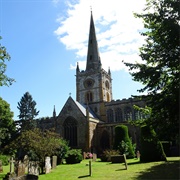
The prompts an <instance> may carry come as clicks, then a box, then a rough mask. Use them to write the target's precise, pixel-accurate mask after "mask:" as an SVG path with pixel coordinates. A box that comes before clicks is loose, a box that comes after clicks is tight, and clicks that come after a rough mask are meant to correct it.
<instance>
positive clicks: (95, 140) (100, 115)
mask: <svg viewBox="0 0 180 180" xmlns="http://www.w3.org/2000/svg"><path fill="white" fill-rule="evenodd" d="M133 105H138V106H140V107H144V106H145V102H143V101H140V100H138V99H135V98H129V99H122V100H116V101H115V100H113V92H112V77H111V71H110V69H109V70H108V72H106V71H105V70H104V69H103V68H102V64H101V58H100V54H99V51H98V43H97V39H96V32H95V26H94V21H93V15H92V12H91V17H90V29H89V41H88V52H87V62H86V69H85V70H82V71H81V70H80V69H79V65H78V63H77V68H76V100H74V99H73V98H72V97H71V96H69V98H68V99H67V101H66V103H65V104H64V106H63V108H62V110H61V111H60V113H59V115H57V116H56V112H55V109H54V113H53V118H51V119H49V121H46V123H47V124H46V125H45V124H44V123H40V124H41V126H43V127H42V128H46V127H47V126H48V123H49V125H50V124H51V125H50V126H55V129H56V131H57V132H58V133H59V134H60V135H61V137H63V138H64V139H66V140H68V141H69V145H70V146H71V147H72V148H80V149H82V150H83V151H86V152H87V151H91V152H92V151H96V152H102V150H105V149H110V148H112V146H113V139H114V129H115V126H117V125H119V124H125V125H127V126H128V129H129V135H130V137H132V140H133V143H136V144H137V145H138V144H139V138H138V137H139V131H138V128H137V127H135V126H132V125H130V124H128V122H127V121H128V120H136V119H139V118H140V116H141V114H140V113H139V112H138V111H136V110H135V109H134V108H133ZM52 122H53V123H52Z"/></svg>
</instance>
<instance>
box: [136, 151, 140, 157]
mask: <svg viewBox="0 0 180 180" xmlns="http://www.w3.org/2000/svg"><path fill="white" fill-rule="evenodd" d="M136 157H137V159H139V158H140V152H139V151H137V152H136Z"/></svg>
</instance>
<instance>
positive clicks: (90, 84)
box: [84, 79, 94, 88]
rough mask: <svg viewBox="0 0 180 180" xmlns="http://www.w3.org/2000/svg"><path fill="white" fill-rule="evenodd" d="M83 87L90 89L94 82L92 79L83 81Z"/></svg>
mask: <svg viewBox="0 0 180 180" xmlns="http://www.w3.org/2000/svg"><path fill="white" fill-rule="evenodd" d="M84 85H85V87H86V88H91V87H93V85H94V81H93V80H92V79H88V80H86V81H85V83H84Z"/></svg>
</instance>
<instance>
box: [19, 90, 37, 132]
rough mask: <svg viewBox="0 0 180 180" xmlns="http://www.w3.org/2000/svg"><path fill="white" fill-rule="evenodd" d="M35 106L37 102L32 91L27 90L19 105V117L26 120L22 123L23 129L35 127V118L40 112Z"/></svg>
mask: <svg viewBox="0 0 180 180" xmlns="http://www.w3.org/2000/svg"><path fill="white" fill-rule="evenodd" d="M35 107H36V102H35V101H34V100H33V98H32V96H31V95H30V93H29V92H26V93H25V94H24V96H23V97H22V98H21V100H20V102H18V106H17V108H18V109H19V112H20V114H19V115H18V117H19V119H20V120H26V122H23V123H22V128H23V129H27V128H33V127H34V126H35V122H34V121H33V119H34V118H35V117H36V116H37V115H38V114H39V111H37V109H36V108H35Z"/></svg>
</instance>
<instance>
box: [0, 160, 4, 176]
mask: <svg viewBox="0 0 180 180" xmlns="http://www.w3.org/2000/svg"><path fill="white" fill-rule="evenodd" d="M2 172H3V165H2V161H1V160H0V173H2Z"/></svg>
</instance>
